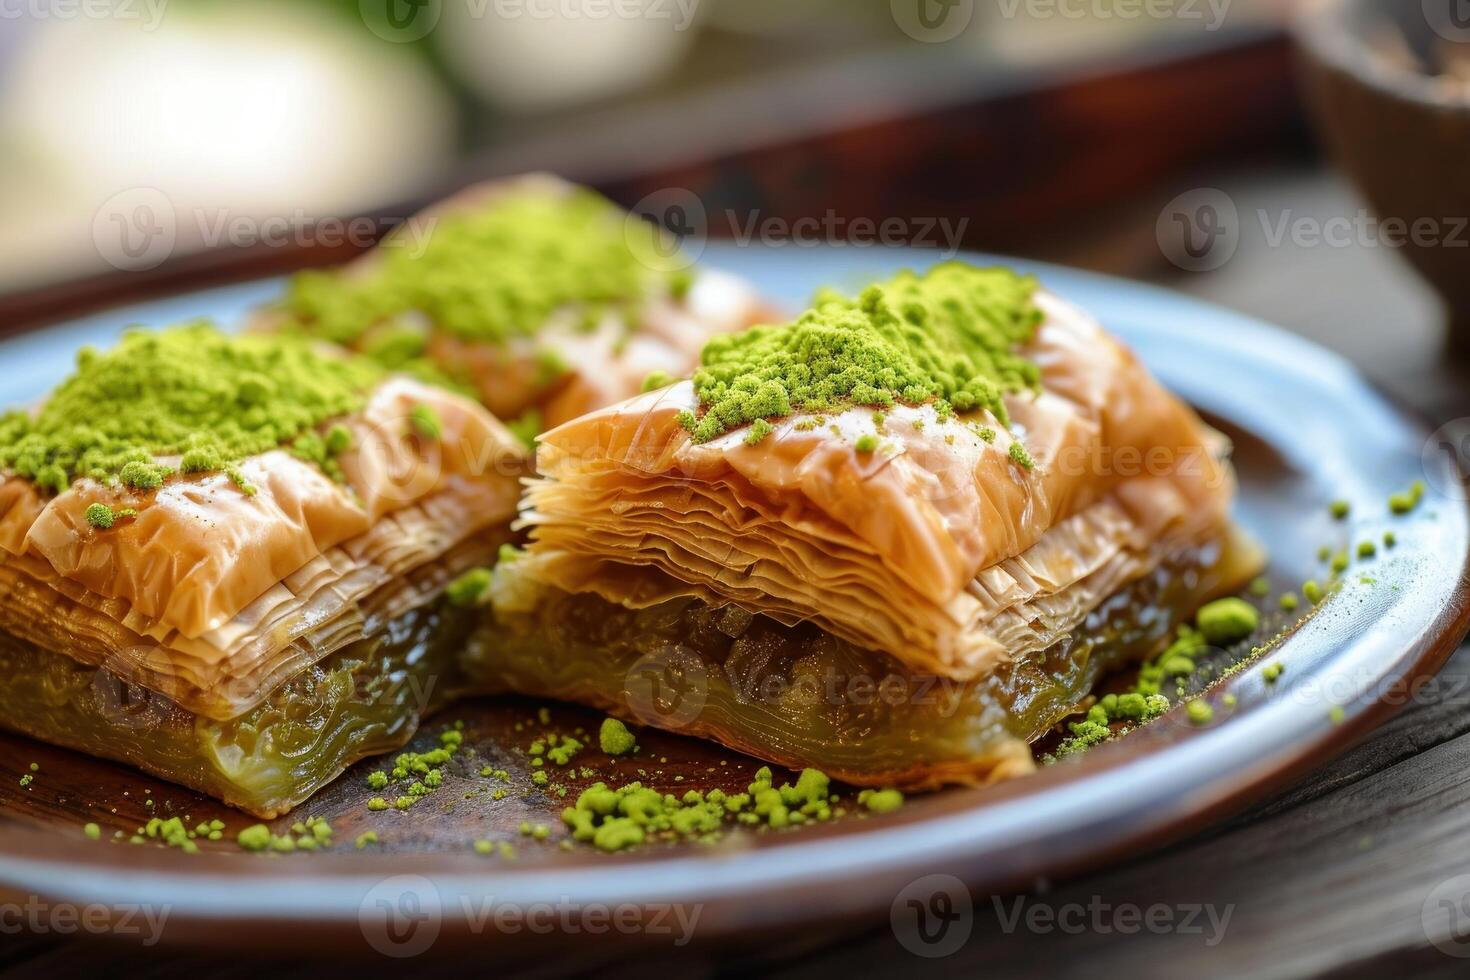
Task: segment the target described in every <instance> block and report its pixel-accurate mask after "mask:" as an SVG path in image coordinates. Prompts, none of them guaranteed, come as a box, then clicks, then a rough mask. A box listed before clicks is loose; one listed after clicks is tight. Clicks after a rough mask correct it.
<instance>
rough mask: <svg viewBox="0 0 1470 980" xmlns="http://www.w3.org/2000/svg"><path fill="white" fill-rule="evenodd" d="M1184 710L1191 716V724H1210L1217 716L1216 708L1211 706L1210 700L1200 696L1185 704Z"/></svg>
mask: <svg viewBox="0 0 1470 980" xmlns="http://www.w3.org/2000/svg"><path fill="white" fill-rule="evenodd" d="M1184 712H1185V714H1186V715H1187V716H1188V717H1189V721H1190V723H1191V724H1195V725H1208V724H1209V723H1210V720H1211V719H1213V718H1214V717H1215V709H1214V708H1211V707H1210V705H1209V702H1207V701H1201V700H1199V699H1198V698H1196V699H1195V700H1193V701H1191V702H1189V703H1188V704H1187V705H1185V706H1184Z"/></svg>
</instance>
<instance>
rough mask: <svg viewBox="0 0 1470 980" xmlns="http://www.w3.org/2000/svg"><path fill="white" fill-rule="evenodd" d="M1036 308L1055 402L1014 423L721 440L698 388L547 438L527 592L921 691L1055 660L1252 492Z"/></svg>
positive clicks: (1205, 440) (926, 405)
mask: <svg viewBox="0 0 1470 980" xmlns="http://www.w3.org/2000/svg"><path fill="white" fill-rule="evenodd" d="M1033 301H1034V303H1035V306H1036V307H1037V308H1038V309H1039V311H1040V314H1041V320H1040V325H1039V326H1038V327H1037V328H1036V329H1035V331H1034V333H1032V334H1031V335H1030V336H1029V339H1027V340H1026V341H1025V342H1024V343H1023V344H1022V345H1021V346H1020V348H1019V350H1018V351H1017V353H1019V354H1020V355H1021V356H1022V357H1024V358H1025V359H1026V360H1027V361H1028V362H1030V363H1031V364H1034V365H1035V368H1036V369H1037V371H1038V372H1039V384H1038V385H1036V386H1035V387H1032V386H1029V385H1027V386H1013V390H1010V391H1009V392H1008V393H1006V394H1004V396H1003V406H1002V407H1003V412H1004V414H1005V415H1006V416H1007V418H1005V419H1002V418H1000V417H998V415H997V413H996V412H995V411H992V410H991V409H989V408H980V409H976V410H972V411H968V412H964V411H961V412H957V413H954V414H951V413H950V412H949V411H948V409H947V408H946V407H945V406H942V405H938V404H936V402H935V401H934V400H932V399H931V400H929V401H927V402H919V403H906V402H904V401H903V400H902V399H900V400H899V401H898V402H897V403H896V404H894V405H892V406H891V407H887V408H886V409H885V410H883V411H882V412H876V411H875V409H874V408H872V407H866V406H859V405H855V404H851V403H850V402H849V403H847V404H840V405H836V406H832V407H830V408H827V409H825V410H823V411H821V412H816V411H802V410H796V411H793V412H791V413H790V414H787V415H785V416H783V417H779V418H773V419H770V420H769V422H768V424H769V426H770V431H769V433H767V434H765V435H764V436H762V435H761V433H760V432H755V433H753V432H752V426H750V425H739V426H736V427H733V428H730V429H729V431H726V432H724V433H723V434H720V435H717V436H716V437H715V438H712V439H709V440H707V441H703V442H698V441H695V438H694V437H692V435H691V419H698V418H700V417H702V412H704V411H705V410H706V409H707V408H708V406H702V405H701V401H700V398H699V396H698V395H697V394H696V389H695V386H694V384H691V383H690V382H682V383H679V384H676V385H674V386H672V387H668V388H664V389H662V390H658V391H653V392H649V393H647V394H645V395H642V396H640V397H637V398H634V399H632V400H629V401H627V402H624V403H622V404H620V405H616V406H613V407H610V408H607V409H604V410H602V411H599V412H594V413H592V414H590V415H587V416H585V417H583V418H580V419H577V420H575V421H572V422H569V423H567V424H564V425H562V426H561V427H559V428H557V429H555V430H553V431H551V432H548V433H546V434H545V435H544V436H543V438H542V441H541V445H540V450H539V454H538V460H537V466H538V470H539V472H540V474H541V477H540V478H539V479H538V480H536V481H535V482H534V483H533V484H532V485H531V487H530V489H529V491H528V493H527V496H526V499H525V503H524V506H523V515H524V517H523V519H524V522H525V523H526V524H527V525H529V526H530V528H531V537H532V540H533V543H532V546H531V547H530V549H529V552H528V554H527V556H526V557H525V558H524V559H522V560H521V562H518V563H517V564H518V565H519V566H522V567H521V568H520V569H518V571H517V574H524V575H527V576H530V577H532V578H534V579H537V580H539V581H542V582H545V583H548V584H550V585H552V586H554V587H556V588H558V589H561V590H564V591H566V592H570V593H579V592H590V593H595V594H597V595H599V596H601V597H603V598H604V599H606V600H609V601H612V602H615V603H618V604H620V605H623V606H627V607H633V608H641V607H648V606H652V605H654V604H656V603H659V602H662V601H665V600H668V599H670V598H672V597H677V596H688V597H695V598H697V599H700V600H703V601H704V602H707V603H711V604H714V605H720V604H734V605H736V606H738V607H740V608H742V609H745V610H747V611H749V612H752V613H759V614H763V615H765V616H767V617H770V618H772V619H775V620H777V621H779V622H781V623H785V624H788V625H794V624H797V623H811V624H815V625H817V626H819V627H820V628H821V629H822V630H824V631H827V632H829V633H831V634H833V635H835V636H837V637H840V638H842V639H843V640H846V641H849V642H851V643H853V644H856V645H857V646H859V647H861V648H863V649H868V650H873V651H879V652H881V653H884V654H887V655H889V656H891V657H893V658H894V659H895V660H896V661H897V662H899V663H900V664H903V665H904V666H905V667H906V668H908V669H909V670H911V671H913V672H915V673H933V674H936V675H939V676H942V677H948V678H955V679H960V680H967V681H968V680H978V679H981V678H985V677H987V676H989V675H991V674H992V673H994V672H995V671H996V670H997V669H999V668H1000V667H1002V666H1003V665H1006V664H1009V663H1016V662H1022V661H1025V660H1026V659H1027V658H1029V657H1034V656H1037V655H1038V654H1040V653H1042V652H1043V651H1046V650H1047V649H1048V648H1051V647H1053V646H1054V644H1056V643H1057V642H1058V641H1060V640H1062V639H1063V638H1065V637H1067V636H1068V635H1069V634H1070V633H1072V631H1073V630H1074V629H1076V628H1077V627H1078V625H1079V624H1080V623H1082V622H1083V620H1084V618H1085V617H1086V616H1087V614H1088V613H1089V612H1090V611H1092V610H1093V609H1095V608H1097V607H1098V606H1099V604H1100V603H1102V602H1103V600H1104V599H1106V598H1107V597H1108V596H1110V595H1112V594H1114V593H1116V592H1118V591H1119V590H1121V589H1123V588H1124V587H1126V586H1127V585H1128V584H1129V583H1131V582H1134V581H1136V580H1138V579H1140V578H1142V577H1143V576H1145V575H1146V574H1148V573H1150V572H1152V571H1153V570H1155V569H1156V568H1158V567H1159V566H1160V564H1161V563H1162V562H1163V561H1164V560H1165V559H1166V557H1167V556H1170V555H1177V554H1179V553H1180V552H1181V550H1187V549H1189V548H1192V547H1199V548H1205V547H1207V546H1214V545H1219V544H1220V543H1221V542H1222V541H1224V540H1225V539H1226V538H1227V537H1228V536H1229V529H1230V524H1229V516H1228V510H1229V505H1230V501H1231V497H1232V494H1233V481H1232V477H1231V473H1230V470H1229V467H1228V464H1227V463H1226V462H1225V454H1226V451H1227V446H1226V442H1225V440H1224V438H1223V437H1221V436H1220V435H1219V434H1218V433H1215V432H1214V431H1212V430H1211V429H1209V428H1207V427H1206V426H1205V425H1204V424H1203V423H1202V422H1201V421H1200V419H1199V418H1198V417H1197V416H1196V415H1195V414H1194V412H1193V411H1191V410H1190V409H1189V408H1188V407H1186V406H1185V405H1184V404H1183V403H1182V402H1180V401H1179V400H1178V399H1176V398H1175V397H1173V396H1172V395H1171V394H1169V393H1168V392H1167V391H1165V390H1164V388H1163V387H1161V386H1160V385H1159V384H1158V383H1157V382H1156V381H1155V380H1154V379H1153V378H1152V377H1150V375H1149V374H1148V372H1147V371H1146V370H1145V369H1144V368H1143V367H1142V365H1141V364H1140V363H1139V362H1138V361H1137V360H1136V359H1135V357H1134V356H1133V355H1132V353H1130V352H1129V351H1128V350H1126V349H1125V348H1124V347H1122V346H1121V345H1120V344H1118V343H1117V342H1116V341H1114V340H1113V339H1112V338H1110V337H1109V336H1108V335H1107V334H1106V333H1105V332H1104V331H1103V330H1102V328H1101V327H1100V326H1099V325H1098V324H1097V323H1096V322H1095V321H1093V320H1092V319H1091V318H1090V317H1088V316H1087V315H1085V314H1084V313H1082V312H1081V311H1079V310H1077V309H1075V308H1074V307H1072V306H1070V305H1068V304H1066V303H1064V302H1062V301H1061V300H1059V299H1057V298H1056V297H1054V296H1051V295H1050V294H1047V293H1045V292H1044V291H1038V292H1036V294H1035V296H1034V297H1033ZM981 390H988V389H984V387H983V386H981ZM875 415H876V417H875ZM755 424H756V425H760V423H759V422H757V423H755ZM694 431H695V432H697V431H698V427H697V426H694ZM1022 448H1023V449H1024V451H1022ZM1216 550H1217V551H1218V548H1217V549H1216ZM1236 574H1239V570H1237V572H1236Z"/></svg>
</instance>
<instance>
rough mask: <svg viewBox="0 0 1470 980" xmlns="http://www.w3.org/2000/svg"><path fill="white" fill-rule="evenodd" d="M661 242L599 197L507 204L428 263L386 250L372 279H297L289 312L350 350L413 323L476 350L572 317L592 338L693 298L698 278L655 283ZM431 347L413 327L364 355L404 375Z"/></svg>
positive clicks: (453, 232) (476, 215) (436, 237)
mask: <svg viewBox="0 0 1470 980" xmlns="http://www.w3.org/2000/svg"><path fill="white" fill-rule="evenodd" d="M660 234H661V232H660V231H659V229H657V228H656V227H655V226H653V225H651V224H648V223H646V222H631V221H629V220H628V219H627V216H626V215H625V214H624V213H623V212H622V211H620V210H619V209H618V208H617V207H616V206H615V205H613V204H612V203H611V202H609V201H607V200H606V199H604V198H602V197H601V196H599V195H597V194H595V193H593V192H591V191H585V190H578V191H574V192H571V193H568V194H553V193H544V192H533V193H525V194H515V195H508V196H506V197H505V198H503V199H501V200H499V201H497V202H495V203H494V204H493V205H492V206H489V207H484V208H479V209H476V210H473V211H470V212H467V213H461V214H455V215H446V216H444V217H442V218H440V219H439V220H438V222H437V223H436V224H435V225H434V226H433V227H432V229H431V230H430V232H429V236H428V240H427V242H426V243H425V244H424V245H423V247H422V250H421V251H415V250H412V249H410V248H408V247H407V245H406V244H405V245H404V246H403V247H394V246H393V245H391V244H389V245H387V246H385V247H383V248H381V249H380V252H379V255H380V258H381V265H379V266H378V267H377V268H376V269H375V270H374V272H373V274H372V275H370V276H354V275H352V274H350V273H341V272H335V271H327V272H319V271H318V272H303V273H300V274H298V275H297V276H295V277H294V278H293V279H292V280H291V283H290V286H289V288H288V290H287V294H286V297H285V299H284V300H283V301H282V310H283V312H285V313H286V314H287V315H288V317H289V318H290V319H291V320H292V321H293V322H295V323H296V324H297V325H298V326H300V327H301V328H303V329H305V330H307V331H309V332H311V333H313V334H315V335H317V336H320V337H324V338H326V339H328V340H333V341H337V342H338V343H344V344H356V343H357V342H358V341H359V340H361V339H362V338H363V335H364V334H365V333H367V332H368V331H369V330H371V329H373V328H377V327H381V326H383V325H384V324H391V323H392V321H393V320H394V319H395V318H398V317H401V316H403V315H404V314H409V313H419V314H422V315H424V316H425V317H427V318H428V319H429V321H430V322H432V323H433V324H434V325H435V326H436V327H438V328H439V329H442V330H445V331H447V332H449V333H451V334H453V335H455V336H457V337H460V338H463V339H465V340H470V341H488V342H492V343H502V342H504V341H506V340H509V339H511V338H513V337H517V336H534V335H535V333H536V332H537V331H538V330H539V329H540V328H541V327H542V326H543V325H544V324H545V323H546V321H547V320H548V318H550V317H551V316H552V314H554V313H556V312H558V311H561V310H564V309H568V308H570V309H574V310H578V311H580V312H581V313H583V314H584V320H583V322H584V323H586V324H587V325H588V326H591V325H592V324H595V323H596V322H597V319H598V318H599V316H600V315H601V314H602V313H604V312H606V311H607V310H610V309H615V308H619V307H624V306H628V305H631V304H635V303H638V302H641V301H643V300H644V299H645V298H647V297H648V296H649V295H650V294H652V293H654V292H655V291H658V290H660V289H662V290H665V291H667V292H669V293H670V294H672V295H675V296H679V295H682V294H683V293H684V292H685V291H686V290H687V289H688V287H689V284H690V274H689V273H688V272H687V271H685V270H679V271H673V272H662V273H661V272H656V271H654V269H653V268H652V267H651V266H652V265H653V264H654V263H650V262H649V261H647V256H648V249H650V248H653V247H655V241H656V238H657V236H659V235H660ZM426 341H427V338H426V337H425V336H424V334H423V332H422V331H416V330H413V329H412V328H411V327H405V329H403V330H399V331H392V330H389V331H386V332H384V331H378V330H374V337H373V338H372V339H371V341H370V342H369V345H368V348H367V349H366V350H365V353H368V354H369V355H371V356H374V357H376V358H378V359H379V360H380V362H382V363H384V364H387V365H388V366H390V367H395V368H397V367H403V366H405V365H408V364H412V363H414V362H415V361H417V360H418V359H420V358H422V356H423V354H424V351H425V344H426ZM563 370H564V367H563Z"/></svg>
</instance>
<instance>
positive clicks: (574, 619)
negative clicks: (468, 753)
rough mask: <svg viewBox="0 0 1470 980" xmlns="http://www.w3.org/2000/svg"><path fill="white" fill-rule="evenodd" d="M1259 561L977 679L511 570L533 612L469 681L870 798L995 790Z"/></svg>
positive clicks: (1213, 562) (1217, 562)
mask: <svg viewBox="0 0 1470 980" xmlns="http://www.w3.org/2000/svg"><path fill="white" fill-rule="evenodd" d="M1254 561H1255V556H1254V549H1253V548H1252V547H1251V546H1250V545H1249V543H1247V542H1243V541H1235V542H1233V543H1231V544H1227V545H1223V546H1222V545H1221V544H1219V543H1216V544H1212V545H1209V546H1205V547H1202V548H1198V549H1189V550H1186V551H1183V552H1181V553H1179V554H1177V555H1174V556H1171V557H1170V558H1169V559H1168V560H1166V561H1165V562H1164V563H1163V564H1161V565H1159V566H1158V567H1157V568H1156V569H1154V571H1153V572H1151V573H1150V574H1148V575H1146V576H1144V577H1142V578H1140V579H1138V580H1136V581H1135V582H1134V583H1133V584H1132V585H1131V586H1129V587H1128V588H1126V589H1123V590H1122V591H1120V592H1118V593H1116V594H1114V595H1112V596H1111V597H1110V598H1108V599H1107V600H1105V601H1104V602H1102V604H1100V605H1098V606H1097V607H1096V608H1094V609H1093V610H1092V611H1091V612H1089V613H1088V614H1087V615H1086V617H1085V618H1084V619H1083V621H1082V622H1081V623H1080V624H1079V625H1078V626H1077V627H1076V628H1075V629H1074V630H1072V631H1071V632H1070V633H1069V634H1068V635H1067V636H1066V637H1064V638H1063V639H1062V640H1060V641H1058V642H1056V643H1054V644H1052V645H1051V646H1050V647H1048V648H1047V649H1046V650H1044V651H1042V652H1041V653H1040V654H1039V655H1032V656H1028V657H1026V658H1025V659H1023V660H1016V661H1013V662H1010V663H1008V664H1006V665H1004V666H1002V667H1000V668H999V669H997V670H995V671H994V672H992V673H990V674H987V675H986V676H984V677H981V678H978V679H975V680H969V681H961V680H956V679H952V678H947V677H942V676H938V675H935V674H932V673H924V672H917V671H914V670H913V669H912V668H910V667H908V666H906V665H905V664H903V663H902V662H900V661H898V660H897V659H895V658H893V657H890V656H888V655H886V654H883V653H876V652H873V651H871V650H864V649H862V648H861V647H858V646H856V645H855V644H853V643H850V642H848V641H847V640H844V639H841V638H839V637H837V636H834V635H832V634H831V633H828V632H825V631H824V630H822V629H820V628H818V627H817V626H815V625H813V624H811V623H804V624H798V625H794V626H787V625H783V624H781V623H778V622H776V621H775V620H773V619H770V618H768V617H766V616H761V615H752V614H751V613H749V612H746V611H744V610H743V609H740V608H739V607H737V606H734V605H713V604H710V603H708V602H706V601H703V600H700V599H695V598H678V599H671V600H668V601H665V602H661V603H658V604H656V605H653V606H650V607H647V608H644V609H638V610H633V609H629V608H626V607H624V606H621V605H617V604H614V603H611V602H608V601H607V600H605V599H602V598H600V597H598V596H596V595H594V594H591V593H577V594H572V593H567V592H563V591H561V590H559V589H557V588H555V587H553V586H547V585H543V584H541V583H539V582H535V581H534V580H531V579H529V578H527V577H525V576H521V577H519V579H517V578H516V577H515V576H514V571H513V570H514V568H515V564H514V563H513V564H512V565H510V566H508V567H507V568H506V569H505V570H503V571H501V572H498V573H497V576H498V577H501V576H506V575H507V573H509V577H508V578H500V580H499V581H498V582H497V588H498V589H499V588H505V589H509V590H511V591H513V592H515V593H516V595H515V596H514V597H513V598H512V599H511V601H510V603H509V604H510V605H513V606H516V607H518V608H521V609H523V610H525V611H520V612H507V611H503V610H502V611H498V612H497V613H496V615H495V620H494V622H493V624H492V625H490V626H489V627H488V628H486V629H485V630H482V631H480V632H479V633H477V634H476V636H475V639H474V641H473V643H472V644H471V645H470V647H469V652H468V653H467V655H466V658H465V664H464V667H465V673H466V675H467V683H468V684H469V685H470V686H471V687H472V688H473V689H475V690H476V691H483V692H487V693H492V692H497V691H499V692H514V693H517V694H525V695H531V696H536V697H548V698H559V699H561V700H570V701H575V702H578V703H582V704H586V705H590V706H592V707H595V708H599V709H602V710H605V711H608V712H610V713H611V714H614V715H616V716H618V717H621V718H624V719H626V720H629V721H633V722H638V723H642V724H648V725H653V726H656V727H660V728H665V729H668V730H670V731H677V732H679V733H681V734H686V735H693V736H699V737H703V738H709V739H713V740H715V741H717V742H720V743H721V744H724V745H727V746H729V747H731V748H734V749H738V750H740V751H742V752H746V753H748V754H750V755H753V756H755V757H757V758H759V759H763V760H767V761H771V762H775V763H778V764H780V765H784V766H787V767H789V768H792V769H799V768H802V767H808V766H810V767H813V768H817V769H821V770H823V771H824V772H826V773H828V774H829V775H831V776H833V777H835V778H839V779H842V780H845V781H847V782H849V783H853V784H856V785H865V786H898V787H902V788H905V789H931V788H937V787H939V786H942V785H946V784H956V783H958V784H982V783H988V782H993V781H997V780H1001V779H1007V778H1011V777H1014V776H1018V775H1023V774H1025V773H1028V772H1030V771H1032V770H1033V769H1034V768H1035V763H1034V761H1033V757H1032V753H1031V750H1030V748H1029V744H1028V743H1030V742H1032V741H1034V740H1036V739H1037V738H1039V737H1040V736H1042V735H1044V734H1045V733H1046V732H1047V731H1048V730H1050V729H1051V728H1052V726H1053V725H1055V724H1056V723H1057V722H1058V721H1060V720H1061V719H1062V718H1064V717H1066V716H1067V715H1069V714H1071V713H1072V712H1074V711H1076V710H1077V708H1078V706H1079V705H1080V704H1081V703H1082V702H1083V700H1084V699H1085V698H1086V697H1087V696H1088V694H1089V692H1091V691H1092V689H1093V688H1094V687H1095V685H1096V684H1097V682H1098V681H1099V680H1100V679H1101V678H1102V677H1103V676H1104V675H1105V674H1107V673H1108V672H1110V671H1113V670H1116V669H1119V668H1122V667H1125V666H1127V665H1129V664H1133V663H1137V662H1139V661H1141V660H1143V659H1145V658H1147V657H1149V656H1152V655H1154V654H1156V653H1157V652H1158V651H1159V650H1160V649H1161V648H1162V646H1163V645H1164V644H1165V643H1167V642H1168V639H1169V637H1170V635H1171V633H1172V632H1173V631H1174V629H1175V628H1176V627H1177V626H1178V625H1179V624H1180V623H1181V622H1184V621H1186V620H1187V619H1188V617H1189V616H1190V615H1191V614H1192V612H1193V610H1194V609H1195V608H1197V607H1198V606H1199V605H1200V604H1202V603H1204V602H1206V601H1208V600H1209V599H1211V598H1213V597H1215V596H1218V595H1220V594H1222V593H1225V592H1228V591H1231V590H1233V589H1234V588H1236V587H1238V586H1239V585H1240V583H1241V579H1242V576H1243V575H1248V574H1249V573H1250V572H1251V571H1252V570H1253V567H1254V566H1253V562H1254Z"/></svg>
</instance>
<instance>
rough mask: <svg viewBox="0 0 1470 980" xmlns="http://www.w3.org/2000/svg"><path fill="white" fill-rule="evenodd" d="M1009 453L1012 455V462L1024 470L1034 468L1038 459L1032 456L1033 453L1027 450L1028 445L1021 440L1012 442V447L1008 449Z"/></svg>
mask: <svg viewBox="0 0 1470 980" xmlns="http://www.w3.org/2000/svg"><path fill="white" fill-rule="evenodd" d="M1007 455H1009V456H1010V457H1011V462H1013V463H1015V464H1016V465H1017V466H1019V467H1021V469H1023V470H1029V469H1034V468H1035V466H1036V461H1035V460H1034V459H1032V458H1031V454H1030V453H1029V452H1027V451H1026V447H1025V446H1023V445H1021V444H1020V443H1019V442H1013V443H1011V448H1010V449H1009V450H1008V451H1007Z"/></svg>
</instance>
